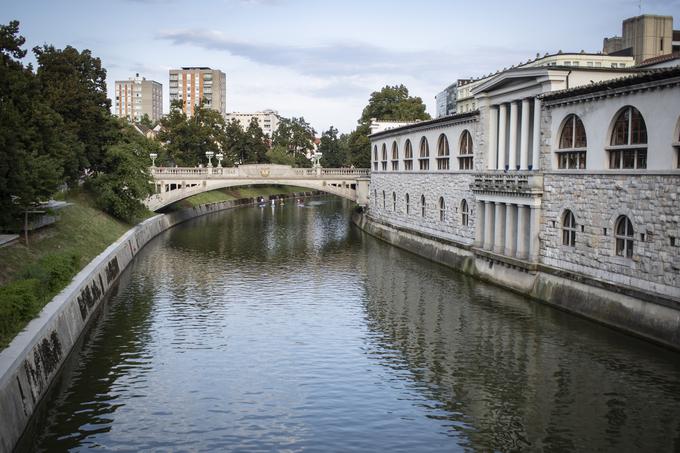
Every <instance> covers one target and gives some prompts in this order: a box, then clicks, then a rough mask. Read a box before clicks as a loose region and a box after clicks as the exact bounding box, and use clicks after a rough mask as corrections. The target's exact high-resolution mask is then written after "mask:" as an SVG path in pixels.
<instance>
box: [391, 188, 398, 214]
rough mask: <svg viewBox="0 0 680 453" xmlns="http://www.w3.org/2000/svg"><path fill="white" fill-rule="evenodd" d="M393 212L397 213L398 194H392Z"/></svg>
mask: <svg viewBox="0 0 680 453" xmlns="http://www.w3.org/2000/svg"><path fill="white" fill-rule="evenodd" d="M392 210H393V211H394V212H397V194H396V193H394V192H392Z"/></svg>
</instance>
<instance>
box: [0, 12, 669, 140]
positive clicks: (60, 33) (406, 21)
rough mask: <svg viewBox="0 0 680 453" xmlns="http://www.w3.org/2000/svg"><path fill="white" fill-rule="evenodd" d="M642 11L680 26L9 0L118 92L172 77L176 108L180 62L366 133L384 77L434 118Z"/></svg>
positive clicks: (591, 47)
mask: <svg viewBox="0 0 680 453" xmlns="http://www.w3.org/2000/svg"><path fill="white" fill-rule="evenodd" d="M640 11H642V13H644V14H664V15H672V16H674V27H673V28H674V29H680V0H644V1H642V2H640V0H570V1H564V0H561V1H519V0H517V1H514V2H511V1H507V0H506V1H496V0H491V1H484V0H483V1H470V0H468V1H464V2H463V1H457V0H449V1H445V0H415V1H414V0H412V1H408V2H407V1H382V0H372V1H371V0H364V1H354V0H344V1H334V2H331V1H308V0H209V1H198V0H194V1H180V0H108V1H106V2H103V1H100V0H88V1H83V0H69V1H66V0H63V1H58V0H51V1H50V0H46V1H34V0H23V1H11V0H0V23H3V24H6V23H7V22H9V21H10V20H13V19H17V20H19V21H20V33H21V34H22V35H23V36H24V37H25V38H26V41H27V42H26V48H32V47H34V46H36V45H42V44H44V43H47V44H52V45H54V46H55V47H58V48H63V47H65V46H67V45H71V46H73V47H75V48H77V49H79V50H83V49H90V50H91V51H92V53H93V55H95V56H97V57H99V58H101V60H102V64H103V66H104V67H105V68H106V70H107V82H108V91H109V97H112V95H113V87H114V83H113V82H114V81H115V80H126V79H128V78H130V77H133V76H134V75H135V74H136V73H139V74H140V75H141V76H143V77H146V78H147V79H151V80H156V81H158V82H161V83H162V84H163V100H164V104H165V105H164V109H165V112H167V111H168V104H169V101H168V70H169V69H173V68H179V67H182V66H210V67H212V68H215V69H220V70H222V71H224V72H225V73H226V75H227V111H239V112H250V111H258V110H264V109H274V110H277V111H278V112H279V114H281V115H283V116H286V117H301V116H302V117H304V118H305V119H306V120H307V121H308V122H310V123H311V124H312V126H313V127H314V128H315V129H316V131H317V133H318V135H320V134H321V132H322V131H324V130H327V129H328V128H329V126H331V125H333V126H335V127H336V128H338V129H339V130H340V132H350V131H351V130H352V129H354V127H355V126H356V122H357V120H358V118H359V117H360V116H361V111H362V109H363V108H364V107H365V106H366V104H367V102H368V99H369V97H370V95H371V93H372V92H374V91H377V90H379V89H380V88H382V87H384V86H385V85H396V84H404V85H406V87H407V88H408V89H409V92H410V94H411V95H413V96H420V97H421V98H422V99H423V101H424V102H425V104H426V106H427V110H428V112H429V113H430V114H431V115H433V116H434V114H435V102H434V97H435V95H436V94H437V93H438V92H440V91H442V90H443V89H444V88H445V87H446V86H448V85H449V84H451V83H453V82H455V80H456V79H458V78H467V77H479V76H482V75H486V74H488V73H491V72H495V71H496V70H499V69H503V68H504V67H510V66H511V65H515V64H518V63H520V62H526V61H527V60H529V59H532V58H534V57H535V56H536V54H537V53H539V54H541V55H542V54H544V53H546V52H549V53H554V52H557V51H558V50H562V51H565V52H579V51H581V50H585V51H587V52H598V51H600V50H601V49H602V39H603V38H604V37H606V36H607V37H608V36H614V35H620V34H621V22H622V20H623V19H625V18H627V17H632V16H636V15H638V14H639V13H640ZM31 61H35V60H34V59H33V58H32V57H31V56H30V55H29V56H28V57H27V58H26V63H28V62H31Z"/></svg>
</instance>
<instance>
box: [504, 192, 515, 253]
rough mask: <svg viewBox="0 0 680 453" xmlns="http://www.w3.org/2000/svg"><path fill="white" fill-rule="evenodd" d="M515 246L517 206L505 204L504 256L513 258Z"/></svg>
mask: <svg viewBox="0 0 680 453" xmlns="http://www.w3.org/2000/svg"><path fill="white" fill-rule="evenodd" d="M516 246H517V205H514V204H512V203H506V204H505V255H506V256H511V257H512V256H515V247H516Z"/></svg>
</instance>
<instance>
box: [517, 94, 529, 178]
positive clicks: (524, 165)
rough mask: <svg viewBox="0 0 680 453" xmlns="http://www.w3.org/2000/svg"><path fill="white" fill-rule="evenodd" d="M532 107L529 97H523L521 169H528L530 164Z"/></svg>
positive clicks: (520, 146)
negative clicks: (530, 119)
mask: <svg viewBox="0 0 680 453" xmlns="http://www.w3.org/2000/svg"><path fill="white" fill-rule="evenodd" d="M530 109H531V104H530V103H529V99H522V125H521V126H520V133H521V135H520V142H519V143H520V145H519V148H520V153H521V154H520V159H519V169H520V170H526V169H528V168H529V167H528V165H529V129H530V128H531V124H529V113H531V112H530Z"/></svg>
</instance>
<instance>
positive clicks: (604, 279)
mask: <svg viewBox="0 0 680 453" xmlns="http://www.w3.org/2000/svg"><path fill="white" fill-rule="evenodd" d="M470 91H471V96H472V98H473V99H474V102H475V109H474V110H472V111H468V112H464V113H457V114H454V115H450V116H444V117H440V118H437V119H434V120H430V121H422V122H418V123H413V124H410V125H405V126H402V127H397V128H393V129H390V130H385V131H382V132H377V133H373V134H372V135H371V136H370V141H371V151H372V174H371V183H370V197H371V200H370V203H369V205H368V206H367V212H366V214H365V215H364V216H363V219H362V222H363V223H364V225H363V226H364V227H365V228H367V229H368V230H369V231H372V232H373V233H374V234H376V235H378V236H381V237H383V238H386V239H387V240H388V241H390V242H392V243H395V244H396V245H400V246H402V247H404V248H408V249H411V250H413V251H415V252H417V253H421V254H423V255H426V256H429V257H432V258H433V259H435V260H437V261H441V262H445V263H446V264H449V265H452V266H453V267H457V268H459V269H461V270H464V271H466V272H468V273H471V274H473V275H476V276H479V277H481V278H484V279H488V280H492V281H496V282H499V283H501V284H503V285H504V286H507V287H509V288H511V289H514V290H516V291H520V292H522V293H525V294H528V295H530V296H532V297H535V298H537V299H541V300H544V301H547V302H550V303H552V304H555V305H558V306H560V307H562V308H564V309H566V310H570V311H572V312H576V313H580V314H583V315H586V316H588V317H590V318H593V319H596V320H599V321H602V322H605V323H607V324H610V325H614V326H617V327H620V328H623V329H625V330H628V331H631V332H634V333H636V334H638V335H643V336H646V337H648V338H651V339H654V340H656V341H659V342H662V343H665V344H667V345H671V346H673V347H676V348H680V336H679V335H678V332H679V331H680V155H679V153H680V67H678V66H676V67H670V68H663V69H642V68H640V69H626V68H616V69H614V68H611V67H609V68H605V67H595V66H594V65H593V66H583V65H579V66H577V67H574V65H570V66H565V65H563V64H562V65H544V66H538V67H517V68H514V69H510V70H505V71H503V72H500V73H498V74H495V75H493V76H490V77H487V78H485V79H484V80H482V81H480V82H479V83H476V84H475V85H474V86H473V87H472V88H471V90H470Z"/></svg>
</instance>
